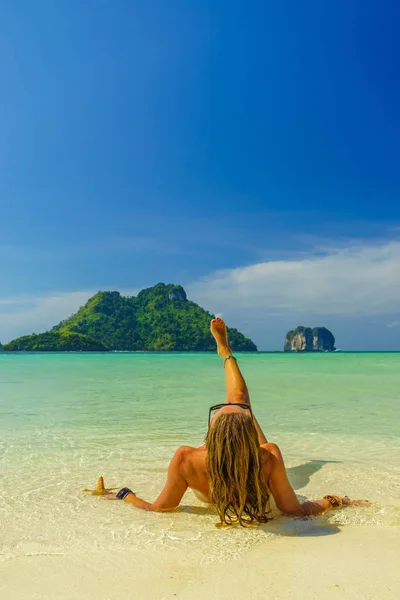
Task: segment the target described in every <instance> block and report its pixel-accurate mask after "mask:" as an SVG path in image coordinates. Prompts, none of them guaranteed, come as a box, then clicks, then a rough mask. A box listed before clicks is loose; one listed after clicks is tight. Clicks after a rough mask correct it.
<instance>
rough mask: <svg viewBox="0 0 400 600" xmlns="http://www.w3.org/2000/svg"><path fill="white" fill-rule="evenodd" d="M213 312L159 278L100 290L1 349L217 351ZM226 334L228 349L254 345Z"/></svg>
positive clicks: (239, 336) (251, 348)
mask: <svg viewBox="0 0 400 600" xmlns="http://www.w3.org/2000/svg"><path fill="white" fill-rule="evenodd" d="M213 316H214V315H212V314H210V313H209V312H207V311H206V310H204V309H203V308H201V307H200V306H198V305H197V304H195V303H194V302H191V301H190V300H188V299H187V297H186V292H185V290H184V289H183V287H182V286H180V285H173V284H169V285H166V284H164V283H158V284H157V285H155V286H154V287H151V288H147V289H143V290H142V291H141V292H139V294H138V295H137V296H131V297H129V296H121V294H120V293H119V292H98V293H97V294H95V295H94V296H93V297H92V298H90V299H89V300H88V301H87V302H86V304H85V305H84V306H82V307H81V308H80V309H79V310H78V312H76V313H75V314H74V315H72V316H71V317H69V318H68V319H66V320H65V321H61V323H59V324H58V325H56V326H55V327H53V328H52V329H51V330H50V331H49V332H46V333H43V334H39V335H35V334H34V335H31V336H24V337H23V338H19V339H18V340H14V341H13V342H10V343H9V344H7V345H6V346H5V350H49V349H51V350H75V349H77V350H84V349H85V350H97V349H98V350H141V351H151V350H163V351H173V350H175V351H188V350H193V351H215V340H214V339H213V337H212V335H211V333H210V320H211V319H212V318H213ZM71 334H76V335H81V336H82V338H81V340H80V342H81V343H82V344H84V341H85V340H86V342H87V344H88V347H87V348H83V347H82V348H76V344H77V340H78V338H76V339H75V338H68V337H65V336H68V335H71ZM228 336H229V343H230V345H231V348H232V351H256V350H257V347H256V345H255V344H254V343H253V342H252V341H251V340H250V339H249V338H247V337H245V336H244V335H243V334H242V333H240V332H239V331H238V330H237V329H233V328H228ZM68 342H71V344H72V342H73V344H72V345H73V347H72V345H69V343H68ZM89 342H90V343H92V344H94V343H95V344H98V345H99V348H94V347H89Z"/></svg>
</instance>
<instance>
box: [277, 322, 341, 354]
mask: <svg viewBox="0 0 400 600" xmlns="http://www.w3.org/2000/svg"><path fill="white" fill-rule="evenodd" d="M283 350H284V352H333V351H334V350H335V338H334V336H333V334H332V333H331V332H330V331H329V329H326V327H314V329H311V327H303V326H299V327H296V329H292V330H291V331H288V333H287V334H286V338H285V344H284V346H283Z"/></svg>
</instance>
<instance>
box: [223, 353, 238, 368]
mask: <svg viewBox="0 0 400 600" xmlns="http://www.w3.org/2000/svg"><path fill="white" fill-rule="evenodd" d="M230 358H233V360H234V361H235V362H237V360H236V358H235V357H234V356H232V354H229V355H228V356H226V357H225V358H224V369H225V363H226V361H227V360H229V359H230Z"/></svg>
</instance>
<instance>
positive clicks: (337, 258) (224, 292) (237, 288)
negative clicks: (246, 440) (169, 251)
mask: <svg viewBox="0 0 400 600" xmlns="http://www.w3.org/2000/svg"><path fill="white" fill-rule="evenodd" d="M177 283H180V282H177ZM99 288H100V289H109V290H112V289H115V287H113V286H99ZM139 289H140V288H139ZM139 289H126V290H121V289H120V290H119V291H120V292H121V293H122V294H124V295H136V294H137V292H138V291H139ZM185 289H186V291H187V294H188V297H189V299H190V300H193V301H195V302H197V303H198V304H200V305H201V306H203V307H204V308H207V309H208V310H210V312H212V313H216V314H219V315H222V314H224V315H225V318H227V319H228V320H229V319H231V320H232V321H231V322H232V325H233V326H236V327H239V328H241V326H244V329H246V328H248V327H250V329H249V333H252V335H255V336H256V337H257V335H260V337H261V334H260V327H262V328H264V329H265V328H267V329H268V330H269V331H270V332H271V330H273V329H274V327H275V324H276V327H275V328H276V330H277V333H276V341H274V348H275V347H280V339H281V336H282V332H281V330H282V327H283V323H285V324H286V323H288V325H289V324H290V323H291V324H293V325H297V324H298V322H297V317H299V318H300V317H301V318H302V319H303V318H304V323H305V324H309V325H315V324H318V323H317V321H319V322H320V323H322V322H323V323H324V324H327V325H328V324H329V322H330V321H331V319H333V318H334V317H338V318H339V319H340V322H344V320H345V318H350V319H352V320H353V319H355V318H364V319H367V321H366V322H370V321H371V319H370V318H371V317H381V318H386V319H387V320H386V323H387V322H388V321H389V318H390V319H391V320H390V321H389V325H388V326H387V327H388V328H389V329H386V331H387V332H388V333H389V331H390V328H394V327H397V326H398V324H399V323H400V321H397V320H396V319H397V315H399V313H400V242H398V241H392V242H388V243H382V244H380V245H372V244H371V245H369V246H367V245H364V246H361V245H360V244H357V245H353V246H352V247H348V248H346V249H336V250H331V251H328V252H327V253H325V255H324V256H316V255H311V256H309V257H304V254H303V253H302V254H301V255H300V256H299V257H298V259H297V260H295V259H293V260H274V261H268V262H262V263H257V264H254V265H250V266H246V267H239V268H236V269H231V270H224V271H217V272H215V273H213V274H210V275H209V276H208V277H205V278H203V279H200V280H196V281H194V282H192V283H190V284H189V285H185ZM96 292H97V289H96V290H82V291H76V292H62V293H56V292H55V293H51V294H49V295H47V296H45V295H41V296H36V297H26V296H25V297H24V296H20V297H15V298H9V297H5V298H0V340H1V341H2V342H3V343H5V342H7V341H9V340H10V339H13V338H15V337H17V336H19V335H24V334H28V333H32V332H36V333H38V332H41V331H45V330H46V329H49V328H50V327H52V326H53V325H55V324H56V323H58V322H59V321H61V320H62V319H65V318H67V317H68V316H69V315H71V314H72V313H74V312H75V311H76V310H77V309H78V308H79V307H80V306H82V305H83V304H84V303H85V302H86V301H87V299H88V298H89V297H90V296H92V295H93V294H94V293H96ZM389 316H390V317H389ZM388 317H389V318H388ZM278 322H279V324H278ZM291 326H292V325H289V328H290V327H291ZM278 330H279V332H278ZM261 345H264V343H262V344H261Z"/></svg>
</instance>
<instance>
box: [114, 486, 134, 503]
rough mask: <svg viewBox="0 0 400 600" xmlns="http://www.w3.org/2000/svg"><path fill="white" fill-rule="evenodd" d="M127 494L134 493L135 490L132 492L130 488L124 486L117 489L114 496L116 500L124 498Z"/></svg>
mask: <svg viewBox="0 0 400 600" xmlns="http://www.w3.org/2000/svg"><path fill="white" fill-rule="evenodd" d="M129 494H133V495H135V492H132V490H130V489H129V488H128V487H124V488H122V489H120V490H119V492H118V493H117V495H116V498H118V500H125V498H126V497H127V496H129Z"/></svg>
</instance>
